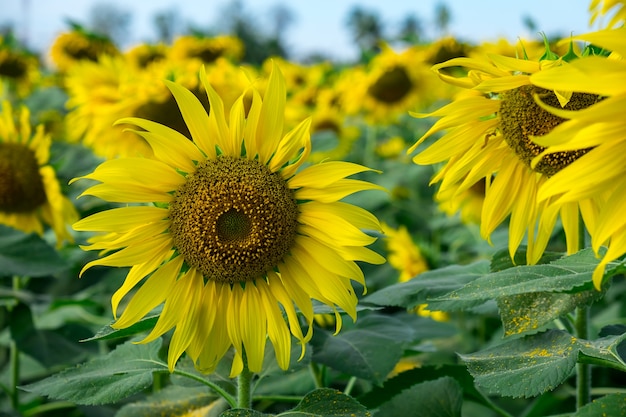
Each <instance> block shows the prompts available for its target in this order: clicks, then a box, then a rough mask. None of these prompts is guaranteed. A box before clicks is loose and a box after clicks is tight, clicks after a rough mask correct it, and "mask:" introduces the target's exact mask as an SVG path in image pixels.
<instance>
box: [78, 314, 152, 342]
mask: <svg viewBox="0 0 626 417" xmlns="http://www.w3.org/2000/svg"><path fill="white" fill-rule="evenodd" d="M158 319H159V315H158V314H156V315H153V316H148V317H145V318H143V319H141V320H139V321H138V322H137V323H135V324H133V325H132V326H129V327H126V328H124V329H114V328H113V327H111V325H108V324H107V325H106V326H104V327H103V328H101V329H100V330H98V331H97V332H96V334H94V335H93V336H91V337H89V338H87V339H83V340H81V342H91V341H93V340H108V339H120V338H122V337H128V336H133V335H135V334H137V333H141V332H143V331H146V330H151V329H152V328H154V325H155V324H156V322H157V320H158Z"/></svg>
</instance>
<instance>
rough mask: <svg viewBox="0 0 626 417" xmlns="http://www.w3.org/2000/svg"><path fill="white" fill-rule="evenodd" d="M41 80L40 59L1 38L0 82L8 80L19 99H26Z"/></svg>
mask: <svg viewBox="0 0 626 417" xmlns="http://www.w3.org/2000/svg"><path fill="white" fill-rule="evenodd" d="M39 78H41V74H40V71H39V59H37V57H36V56H35V55H33V54H32V53H30V52H29V51H27V50H25V49H24V48H21V47H19V46H17V45H14V41H12V40H10V39H9V40H6V39H5V38H4V37H2V36H0V80H6V81H7V85H8V86H9V87H11V89H12V90H14V91H15V92H16V93H17V95H18V96H19V97H25V96H27V95H28V94H29V93H30V92H31V91H32V90H33V85H34V83H35V82H36V81H37V80H38V79H39Z"/></svg>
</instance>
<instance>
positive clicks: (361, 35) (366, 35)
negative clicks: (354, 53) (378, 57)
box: [347, 6, 383, 58]
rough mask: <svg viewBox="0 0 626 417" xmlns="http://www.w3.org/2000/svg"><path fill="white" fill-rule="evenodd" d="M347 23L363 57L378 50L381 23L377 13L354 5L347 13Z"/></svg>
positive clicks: (381, 33) (381, 28) (381, 37)
mask: <svg viewBox="0 0 626 417" xmlns="http://www.w3.org/2000/svg"><path fill="white" fill-rule="evenodd" d="M347 24H348V28H349V29H350V30H351V31H352V38H353V39H354V41H355V42H356V44H357V46H358V47H359V49H360V50H361V55H362V57H363V58H367V57H368V56H371V55H372V54H374V53H376V52H378V51H380V47H379V43H380V41H381V40H383V24H382V22H381V20H380V16H379V15H378V13H376V12H372V11H368V10H365V9H363V8H362V7H360V6H356V7H354V8H353V9H352V10H351V11H350V12H349V13H348V19H347Z"/></svg>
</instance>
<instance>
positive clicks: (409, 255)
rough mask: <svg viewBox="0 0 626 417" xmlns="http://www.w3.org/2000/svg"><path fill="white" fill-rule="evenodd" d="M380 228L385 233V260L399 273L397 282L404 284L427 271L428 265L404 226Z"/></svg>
mask: <svg viewBox="0 0 626 417" xmlns="http://www.w3.org/2000/svg"><path fill="white" fill-rule="evenodd" d="M382 228H383V232H384V233H385V245H386V247H387V251H388V252H389V256H387V260H388V261H389V264H390V265H391V266H393V267H394V268H395V269H396V270H397V271H398V272H400V276H399V277H398V281H400V282H406V281H408V280H410V279H411V278H413V277H415V276H417V275H419V274H421V273H422V272H425V271H428V263H427V262H426V259H425V258H424V255H422V251H421V250H420V248H419V246H417V245H416V244H415V242H414V241H413V238H412V237H411V235H410V234H409V231H408V230H407V228H406V226H400V227H399V228H397V229H395V228H392V227H391V226H389V225H387V224H385V223H383V224H382Z"/></svg>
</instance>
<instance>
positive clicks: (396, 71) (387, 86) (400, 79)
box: [367, 66, 413, 104]
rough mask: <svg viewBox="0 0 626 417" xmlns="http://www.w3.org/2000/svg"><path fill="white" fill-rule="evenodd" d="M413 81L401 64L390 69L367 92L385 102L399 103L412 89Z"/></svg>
mask: <svg viewBox="0 0 626 417" xmlns="http://www.w3.org/2000/svg"><path fill="white" fill-rule="evenodd" d="M412 87H413V83H412V82H411V79H410V78H409V75H408V74H407V72H406V70H405V69H404V68H403V67H401V66H395V67H393V68H390V69H388V70H387V71H385V73H384V74H382V75H381V76H380V77H379V78H378V79H377V80H376V81H375V82H374V83H373V84H372V85H370V86H369V88H368V89H367V93H368V94H369V95H370V96H372V97H374V98H375V99H376V100H378V101H381V102H383V103H390V104H392V103H397V102H398V101H400V100H402V99H403V98H404V97H405V96H406V95H407V94H408V93H409V91H411V88H412Z"/></svg>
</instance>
